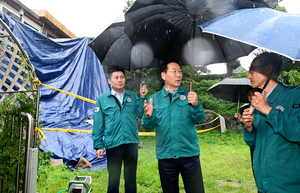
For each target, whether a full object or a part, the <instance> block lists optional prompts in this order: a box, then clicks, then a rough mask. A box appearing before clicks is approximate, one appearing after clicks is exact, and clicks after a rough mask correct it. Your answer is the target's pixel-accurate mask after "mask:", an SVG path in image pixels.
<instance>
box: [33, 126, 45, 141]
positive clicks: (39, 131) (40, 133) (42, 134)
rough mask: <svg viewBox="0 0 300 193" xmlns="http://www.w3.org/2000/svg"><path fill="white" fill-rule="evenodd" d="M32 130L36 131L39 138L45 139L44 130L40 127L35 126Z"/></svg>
mask: <svg viewBox="0 0 300 193" xmlns="http://www.w3.org/2000/svg"><path fill="white" fill-rule="evenodd" d="M34 130H35V131H37V133H38V134H39V136H40V138H41V139H47V137H46V136H45V134H44V132H43V131H42V130H41V129H40V128H37V127H35V128H34Z"/></svg>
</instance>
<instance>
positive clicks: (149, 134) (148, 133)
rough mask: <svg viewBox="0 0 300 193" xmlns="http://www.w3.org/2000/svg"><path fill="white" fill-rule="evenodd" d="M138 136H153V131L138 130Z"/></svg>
mask: <svg viewBox="0 0 300 193" xmlns="http://www.w3.org/2000/svg"><path fill="white" fill-rule="evenodd" d="M139 136H155V132H139Z"/></svg>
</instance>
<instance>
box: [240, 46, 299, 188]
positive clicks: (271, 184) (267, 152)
mask: <svg viewBox="0 0 300 193" xmlns="http://www.w3.org/2000/svg"><path fill="white" fill-rule="evenodd" d="M281 69H282V59H281V57H280V56H279V55H277V54H274V53H267V52H265V53H262V54H260V55H259V56H257V57H256V58H255V59H254V60H253V61H252V63H251V66H250V70H249V75H248V77H247V78H248V79H250V81H251V83H252V87H253V88H263V91H262V93H260V92H254V95H253V96H251V100H250V101H251V105H252V106H253V107H254V108H255V110H254V114H253V112H251V110H250V109H246V110H245V111H244V113H243V116H242V118H243V123H244V127H245V128H244V140H245V142H246V143H247V144H248V145H249V147H250V148H252V149H254V152H253V170H254V174H255V181H256V185H257V189H258V192H261V193H266V192H268V193H275V192H276V193H291V192H300V88H299V87H292V86H287V85H284V84H283V83H281V82H280V81H279V74H280V72H281Z"/></svg>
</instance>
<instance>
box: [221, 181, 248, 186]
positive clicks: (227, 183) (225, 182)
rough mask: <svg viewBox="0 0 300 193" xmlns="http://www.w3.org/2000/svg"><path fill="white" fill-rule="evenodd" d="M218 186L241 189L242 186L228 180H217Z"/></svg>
mask: <svg viewBox="0 0 300 193" xmlns="http://www.w3.org/2000/svg"><path fill="white" fill-rule="evenodd" d="M217 182H218V184H219V185H221V186H225V185H229V186H233V187H241V186H242V184H241V183H239V182H237V181H230V180H217Z"/></svg>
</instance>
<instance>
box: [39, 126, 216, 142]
mask: <svg viewBox="0 0 300 193" xmlns="http://www.w3.org/2000/svg"><path fill="white" fill-rule="evenodd" d="M219 126H220V125H217V126H215V127H212V128H209V129H205V130H198V131H197V133H203V132H206V131H210V130H213V129H215V128H217V127H219ZM42 130H44V131H57V132H66V133H92V132H93V130H80V129H61V128H42V129H40V128H36V131H38V133H39V135H40V133H42V135H43V136H45V135H44V133H43V131H42ZM138 134H139V136H155V132H138ZM40 137H41V135H40ZM41 139H43V138H42V137H41ZM45 139H47V138H46V137H45Z"/></svg>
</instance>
